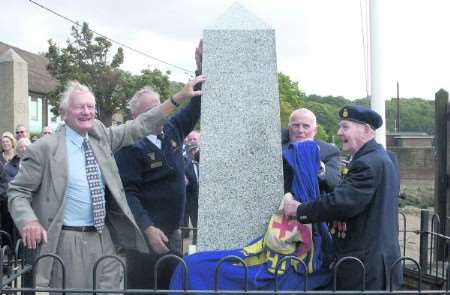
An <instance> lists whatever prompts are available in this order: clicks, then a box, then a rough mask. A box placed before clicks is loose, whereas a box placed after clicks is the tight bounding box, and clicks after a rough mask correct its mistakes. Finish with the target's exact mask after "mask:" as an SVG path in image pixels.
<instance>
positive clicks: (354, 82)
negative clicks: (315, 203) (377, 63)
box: [0, 0, 450, 99]
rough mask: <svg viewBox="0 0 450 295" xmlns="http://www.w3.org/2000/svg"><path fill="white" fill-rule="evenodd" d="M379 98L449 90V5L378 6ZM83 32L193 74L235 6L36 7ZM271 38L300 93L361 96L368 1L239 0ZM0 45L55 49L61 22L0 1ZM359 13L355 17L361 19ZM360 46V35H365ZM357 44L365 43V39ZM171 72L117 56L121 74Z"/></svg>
mask: <svg viewBox="0 0 450 295" xmlns="http://www.w3.org/2000/svg"><path fill="white" fill-rule="evenodd" d="M381 1H382V2H383V3H382V5H383V6H382V9H383V12H382V19H381V33H382V44H383V48H384V50H383V58H384V59H383V60H384V61H383V67H384V69H383V77H384V79H385V81H386V93H387V95H389V96H396V82H397V81H399V82H400V95H401V96H402V97H422V98H426V99H433V98H434V93H435V92H436V91H437V90H438V89H439V88H445V89H447V90H449V89H450V75H449V69H450V17H449V15H450V1H449V0H381ZM36 2H38V3H40V4H42V5H44V6H46V7H48V8H50V9H53V10H55V11H57V12H59V13H61V14H63V15H64V16H66V17H68V18H71V19H73V20H76V21H79V22H83V21H87V22H88V23H89V25H90V27H91V29H93V30H95V31H98V32H100V33H103V34H105V35H107V36H108V37H111V38H112V39H115V40H117V41H120V42H123V43H125V44H127V45H129V46H131V47H133V48H136V49H138V50H141V51H143V52H146V53H147V54H149V55H152V56H155V57H157V58H160V59H162V60H165V61H167V62H170V63H174V64H177V65H179V66H181V67H184V68H188V69H191V70H194V67H195V66H194V64H195V63H194V58H193V52H194V48H195V45H196V43H197V42H198V40H199V38H201V36H202V32H203V29H204V28H205V27H206V26H209V25H211V24H213V23H214V21H215V20H216V19H217V18H218V17H219V16H220V15H221V14H222V13H224V12H225V11H226V10H227V8H229V7H230V6H231V5H232V4H233V3H234V2H236V1H235V0H191V1H188V0H184V1H183V0H159V1H155V0H127V1H123V0H116V1H111V0H77V1H73V0H70V1H69V0H36ZM238 3H240V4H242V5H243V6H245V7H246V8H247V9H248V10H250V11H251V12H253V13H254V14H255V15H257V16H258V17H259V18H260V19H262V20H263V21H265V22H266V23H267V24H269V25H270V26H272V27H273V28H274V29H275V31H276V38H277V55H278V56H277V60H278V70H279V71H281V72H283V73H285V74H287V75H289V76H290V77H291V79H293V80H295V81H298V82H299V85H300V88H301V90H303V91H304V92H306V94H318V95H323V96H325V95H334V96H344V97H346V98H350V99H354V98H361V97H365V96H366V82H365V81H366V78H365V75H364V72H365V70H364V49H363V34H362V23H368V19H367V15H366V11H365V8H366V7H367V5H368V0H340V1H337V0H240V1H238ZM0 6H1V7H2V9H1V14H0V15H1V17H0V41H2V42H5V43H8V44H10V45H13V46H17V47H20V48H22V49H25V50H28V51H31V52H45V51H47V48H48V44H47V40H48V39H53V40H54V41H55V42H57V43H58V44H59V45H61V46H65V40H66V39H67V38H68V36H69V34H70V27H71V24H70V23H69V22H67V21H66V20H63V19H62V18H59V17H57V16H55V15H53V14H51V13H49V12H48V11H46V10H44V9H42V8H40V7H38V6H36V5H35V4H32V3H31V2H29V1H27V0H0ZM361 6H362V8H363V9H362V11H363V12H362V13H361ZM366 38H367V37H366ZM366 41H367V40H366ZM146 67H151V68H154V67H156V68H159V69H162V70H166V69H170V70H171V71H172V75H171V78H172V79H173V80H178V81H185V80H187V76H186V74H185V73H183V72H182V71H180V70H177V69H173V68H167V67H166V66H165V65H163V64H160V63H158V62H156V61H154V60H152V59H149V58H147V57H144V56H142V55H139V54H137V53H134V52H132V51H129V50H125V63H124V65H123V68H124V69H126V70H130V71H132V72H135V73H138V72H139V71H140V70H141V69H143V68H146Z"/></svg>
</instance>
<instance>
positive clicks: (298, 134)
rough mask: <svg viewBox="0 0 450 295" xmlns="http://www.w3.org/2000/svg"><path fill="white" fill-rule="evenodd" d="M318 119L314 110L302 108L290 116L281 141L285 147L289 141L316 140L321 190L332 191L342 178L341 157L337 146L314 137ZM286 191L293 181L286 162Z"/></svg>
mask: <svg viewBox="0 0 450 295" xmlns="http://www.w3.org/2000/svg"><path fill="white" fill-rule="evenodd" d="M317 127H318V126H317V120H316V116H315V115H314V113H313V112H312V111H310V110H309V109H306V108H300V109H297V110H295V111H293V112H292V113H291V115H290V116H289V125H288V129H284V130H282V133H281V142H282V145H283V148H286V147H287V146H288V144H289V143H294V142H298V141H304V140H314V141H315V142H316V143H317V145H318V146H319V150H320V161H321V171H320V173H319V174H318V180H319V187H320V191H321V192H330V191H332V190H333V188H334V187H335V186H336V184H338V182H339V180H340V159H339V156H340V154H339V150H338V149H337V148H336V146H334V145H332V144H330V143H328V142H325V141H323V140H320V139H314V137H315V136H316V133H317ZM283 167H284V179H285V191H290V187H286V186H288V185H289V184H290V183H291V178H292V171H291V170H290V167H289V165H287V163H286V162H284V163H283Z"/></svg>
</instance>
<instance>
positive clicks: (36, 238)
mask: <svg viewBox="0 0 450 295" xmlns="http://www.w3.org/2000/svg"><path fill="white" fill-rule="evenodd" d="M20 234H21V236H22V240H23V243H24V245H25V247H28V248H30V249H36V247H37V246H38V245H39V244H40V243H41V242H44V243H47V231H46V230H45V229H44V227H42V225H41V224H40V223H39V221H37V220H34V221H31V222H29V223H27V224H26V225H25V226H24V227H23V228H22V231H21V233H20Z"/></svg>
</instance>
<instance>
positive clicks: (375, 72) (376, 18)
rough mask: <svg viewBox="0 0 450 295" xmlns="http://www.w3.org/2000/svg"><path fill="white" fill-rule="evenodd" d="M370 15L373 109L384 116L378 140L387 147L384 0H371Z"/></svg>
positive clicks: (371, 103) (371, 102)
mask: <svg viewBox="0 0 450 295" xmlns="http://www.w3.org/2000/svg"><path fill="white" fill-rule="evenodd" d="M369 2H370V6H369V11H370V13H369V15H370V16H369V17H370V76H371V83H370V87H371V93H372V96H371V101H370V106H371V108H372V110H374V111H376V112H377V113H378V114H380V115H381V117H382V118H383V126H381V127H380V128H378V129H377V131H376V140H377V142H378V143H380V144H382V145H383V146H384V147H386V112H385V101H386V98H387V96H386V93H385V91H384V88H383V81H382V77H383V54H382V53H383V52H382V44H381V43H382V42H381V28H380V26H381V7H380V4H381V2H383V1H382V0H369Z"/></svg>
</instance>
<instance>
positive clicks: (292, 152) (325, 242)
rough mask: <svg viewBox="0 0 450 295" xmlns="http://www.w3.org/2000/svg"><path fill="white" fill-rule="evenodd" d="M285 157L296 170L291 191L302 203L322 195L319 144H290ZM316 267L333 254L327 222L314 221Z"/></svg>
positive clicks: (314, 260) (284, 152)
mask: <svg viewBox="0 0 450 295" xmlns="http://www.w3.org/2000/svg"><path fill="white" fill-rule="evenodd" d="M283 157H284V159H286V161H287V162H288V164H289V166H290V167H291V168H292V170H293V172H294V177H293V180H292V185H291V192H292V194H293V195H294V198H295V199H296V200H297V201H299V202H300V203H307V202H310V201H314V200H317V199H318V198H319V196H320V190H319V182H318V180H317V175H318V174H319V170H320V151H319V146H318V145H317V143H316V142H314V141H312V140H308V141H303V142H297V143H294V144H289V146H288V147H287V148H285V149H284V150H283ZM312 226H313V242H314V257H313V263H314V269H320V268H321V266H322V265H323V264H324V263H328V262H329V259H331V256H332V251H333V248H332V246H333V245H332V238H331V235H330V233H329V230H328V226H327V225H326V223H324V222H322V223H314V224H312Z"/></svg>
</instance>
